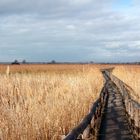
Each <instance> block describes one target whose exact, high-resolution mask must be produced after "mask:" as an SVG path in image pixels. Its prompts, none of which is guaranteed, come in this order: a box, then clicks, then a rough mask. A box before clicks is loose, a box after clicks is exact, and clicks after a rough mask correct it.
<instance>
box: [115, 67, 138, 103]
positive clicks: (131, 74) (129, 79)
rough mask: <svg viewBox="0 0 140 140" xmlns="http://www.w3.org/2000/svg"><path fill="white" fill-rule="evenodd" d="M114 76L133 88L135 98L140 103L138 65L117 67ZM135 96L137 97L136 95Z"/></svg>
mask: <svg viewBox="0 0 140 140" xmlns="http://www.w3.org/2000/svg"><path fill="white" fill-rule="evenodd" d="M113 74H114V75H116V76H117V77H118V78H119V79H121V80H122V81H123V82H125V83H126V84H127V85H129V86H131V88H132V89H133V90H134V93H133V95H132V96H133V97H134V99H135V100H137V101H139V102H140V66H138V65H132V66H131V65H129V66H128V65H124V66H117V67H116V68H115V69H114V71H113ZM134 94H135V95H134Z"/></svg>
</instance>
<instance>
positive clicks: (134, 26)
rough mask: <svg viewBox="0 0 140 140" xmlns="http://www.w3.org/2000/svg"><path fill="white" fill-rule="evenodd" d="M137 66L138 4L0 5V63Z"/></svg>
mask: <svg viewBox="0 0 140 140" xmlns="http://www.w3.org/2000/svg"><path fill="white" fill-rule="evenodd" d="M14 59H18V60H20V61H21V60H22V59H26V60H27V61H45V62H46V61H51V60H53V59H54V60H56V61H95V62H127V61H128V62H131V61H140V0H0V61H1V62H2V61H13V60H14Z"/></svg>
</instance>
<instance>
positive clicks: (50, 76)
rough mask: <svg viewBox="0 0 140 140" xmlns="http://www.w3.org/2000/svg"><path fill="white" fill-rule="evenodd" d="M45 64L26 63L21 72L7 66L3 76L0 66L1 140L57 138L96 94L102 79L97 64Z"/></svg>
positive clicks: (78, 119)
mask: <svg viewBox="0 0 140 140" xmlns="http://www.w3.org/2000/svg"><path fill="white" fill-rule="evenodd" d="M46 67H47V68H43V65H41V68H40V66H31V67H30V66H28V69H27V67H26V69H25V68H24V71H22V72H21V71H19V69H21V67H20V66H16V69H13V66H12V68H11V66H10V69H9V70H8V71H9V72H8V73H10V74H8V75H6V73H4V68H5V71H6V66H4V68H3V66H1V68H0V69H1V70H2V71H3V72H2V73H1V74H0V139H1V140H59V139H61V136H62V135H65V134H67V133H68V132H69V131H70V130H71V129H72V128H73V127H74V126H76V125H77V124H78V123H79V122H80V121H81V120H82V118H83V117H84V116H85V115H86V114H87V113H88V111H89V109H90V107H91V105H92V103H93V102H94V101H95V100H96V99H97V97H98V96H99V93H100V91H101V88H102V86H103V78H102V74H101V73H100V71H99V69H98V68H97V67H96V66H88V65H79V66H78V65H77V66H76V65H71V66H70V65H69V66H68V65H59V66H57V65H54V66H51V68H50V67H49V66H46ZM22 68H23V67H22ZM29 69H30V70H29ZM42 69H43V70H42ZM16 70H17V71H18V73H17V71H16ZM19 72H20V73H19Z"/></svg>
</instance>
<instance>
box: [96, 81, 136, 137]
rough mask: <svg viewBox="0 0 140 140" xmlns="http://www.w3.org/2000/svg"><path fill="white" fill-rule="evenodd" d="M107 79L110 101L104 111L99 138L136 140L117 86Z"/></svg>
mask: <svg viewBox="0 0 140 140" xmlns="http://www.w3.org/2000/svg"><path fill="white" fill-rule="evenodd" d="M106 80H107V89H108V94H109V98H108V103H107V106H106V108H105V111H104V113H103V119H102V123H101V127H100V131H99V138H98V139H99V140H134V138H133V135H132V133H131V131H130V128H129V124H128V120H127V117H126V112H125V106H124V104H123V101H122V95H121V94H120V92H119V90H118V88H117V86H116V85H115V84H114V83H113V82H112V81H111V80H109V79H106Z"/></svg>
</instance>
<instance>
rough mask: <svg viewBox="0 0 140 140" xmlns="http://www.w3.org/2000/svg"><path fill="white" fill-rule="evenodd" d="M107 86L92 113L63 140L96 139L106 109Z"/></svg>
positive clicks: (94, 105)
mask: <svg viewBox="0 0 140 140" xmlns="http://www.w3.org/2000/svg"><path fill="white" fill-rule="evenodd" d="M105 87H106V86H104V87H103V89H102V91H101V94H100V97H99V99H97V100H96V102H95V103H94V104H93V106H92V108H91V110H90V112H89V114H88V115H86V116H85V118H84V119H83V120H82V122H81V123H80V124H79V125H78V126H77V127H75V128H74V129H72V131H71V132H70V133H69V134H68V135H67V136H66V137H65V138H64V139H63V140H82V139H83V140H84V139H87V138H92V139H93V138H96V137H97V135H98V132H99V128H100V123H101V117H102V112H103V110H104V108H105V105H106V102H107V98H108V93H107V92H106V88H105Z"/></svg>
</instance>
